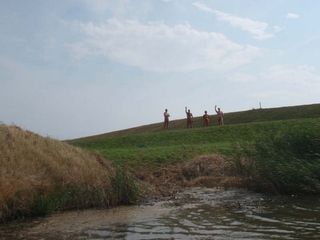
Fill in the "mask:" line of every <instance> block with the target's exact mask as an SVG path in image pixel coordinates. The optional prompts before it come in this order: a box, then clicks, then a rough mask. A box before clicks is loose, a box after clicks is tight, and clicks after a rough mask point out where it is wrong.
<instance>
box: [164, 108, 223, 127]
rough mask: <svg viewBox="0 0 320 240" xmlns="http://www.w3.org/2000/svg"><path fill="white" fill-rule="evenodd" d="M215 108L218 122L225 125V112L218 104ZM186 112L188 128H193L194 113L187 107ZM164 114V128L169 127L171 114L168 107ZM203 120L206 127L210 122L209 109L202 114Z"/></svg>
mask: <svg viewBox="0 0 320 240" xmlns="http://www.w3.org/2000/svg"><path fill="white" fill-rule="evenodd" d="M214 110H215V112H216V114H217V122H218V125H219V126H220V125H223V112H222V111H221V109H220V108H219V107H218V108H217V105H215V106H214ZM185 113H186V115H187V128H193V115H192V113H191V111H190V109H188V108H187V107H185ZM163 116H164V124H163V127H164V128H169V117H170V114H169V112H168V109H165V111H164V113H163ZM202 121H203V126H204V127H208V126H209V124H210V116H209V114H208V112H207V111H204V115H203V116H202Z"/></svg>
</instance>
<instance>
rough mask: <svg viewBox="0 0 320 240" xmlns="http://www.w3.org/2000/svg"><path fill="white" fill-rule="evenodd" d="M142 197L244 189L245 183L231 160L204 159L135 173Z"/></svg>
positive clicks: (211, 157)
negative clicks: (192, 190) (197, 189)
mask: <svg viewBox="0 0 320 240" xmlns="http://www.w3.org/2000/svg"><path fill="white" fill-rule="evenodd" d="M135 176H136V177H137V178H138V179H139V180H140V184H141V190H142V193H141V194H142V195H144V196H153V197H163V196H169V195H173V194H175V193H176V192H178V191H180V190H182V189H183V188H185V187H223V188H230V187H244V186H246V180H245V179H244V178H242V177H240V176H238V175H237V174H236V172H235V169H234V167H233V164H232V162H231V160H229V159H227V158H225V157H224V156H221V155H204V156H200V157H197V158H195V159H193V160H191V161H188V162H185V163H178V164H174V165H169V166H166V167H161V168H159V169H157V170H150V169H143V168H140V169H138V170H137V171H135Z"/></svg>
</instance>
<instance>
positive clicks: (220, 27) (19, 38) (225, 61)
mask: <svg viewBox="0 0 320 240" xmlns="http://www.w3.org/2000/svg"><path fill="white" fill-rule="evenodd" d="M319 9H320V2H318V1H313V0H304V1H302V0H270V1H262V0H229V1H225V0H208V1H189V0H184V1H181V0H179V1H178V0H135V1H134V0H117V1H116V0H114V1H111V0H65V1H54V0H47V1H43V0H30V1H18V0H2V1H0V121H2V122H4V123H7V124H11V123H14V124H17V125H19V126H22V127H24V128H27V129H30V130H32V131H35V132H37V133H40V134H42V135H49V136H52V137H55V138H59V139H65V138H74V137H80V136H86V135H92V134H96V133H103V132H109V131H113V130H118V129H123V128H128V127H134V126H138V125H142V124H148V123H153V122H159V121H162V113H163V111H164V109H165V108H168V110H169V113H170V114H171V118H172V119H176V118H183V117H184V107H185V106H188V107H190V109H191V111H192V112H193V113H194V115H201V114H203V111H204V110H208V112H209V113H213V108H214V105H215V104H217V105H219V106H221V108H222V109H223V110H224V111H225V112H229V111H239V110H246V109H252V108H256V107H258V104H259V102H262V106H263V107H276V106H284V105H298V104H308V103H317V102H319V98H320V94H319V93H320V90H319V89H320V63H319V61H317V60H318V59H319V57H320V48H319V42H320V28H318V26H317V23H318V22H320V15H319V14H318V10H319Z"/></svg>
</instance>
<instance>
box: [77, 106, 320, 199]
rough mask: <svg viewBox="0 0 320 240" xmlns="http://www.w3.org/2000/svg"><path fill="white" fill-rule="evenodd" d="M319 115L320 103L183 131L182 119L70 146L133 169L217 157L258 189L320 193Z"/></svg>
mask: <svg viewBox="0 0 320 240" xmlns="http://www.w3.org/2000/svg"><path fill="white" fill-rule="evenodd" d="M319 116H320V105H319V104H318V105H308V106H298V107H286V108H277V109H262V110H252V111H248V112H241V113H230V114H229V115H226V116H225V118H226V119H225V122H226V123H228V124H226V125H225V126H222V127H218V126H212V127H209V128H194V129H182V125H181V124H182V120H179V121H176V122H175V123H174V124H176V125H174V124H172V125H171V130H169V131H165V130H160V128H161V123H159V124H158V125H157V124H154V125H148V126H143V127H140V128H135V129H129V130H124V131H121V132H115V133H110V134H105V135H99V136H93V137H88V138H82V139H76V140H73V141H71V142H72V144H75V145H77V146H79V147H82V148H86V149H89V150H93V151H95V152H97V153H99V154H102V155H103V156H104V157H106V158H107V159H110V160H112V161H113V162H114V163H115V164H116V165H119V166H125V167H127V168H130V169H131V170H133V171H135V169H140V168H141V167H145V168H147V169H157V168H158V167H164V166H166V165H170V164H175V163H179V162H185V161H188V160H191V159H193V158H195V157H197V156H200V155H204V154H216V153H218V154H222V155H225V156H227V157H228V158H232V159H234V161H233V163H234V166H235V167H236V169H237V170H238V174H239V175H241V176H244V177H247V178H249V179H251V180H252V179H253V180H254V181H251V182H254V183H255V184H254V185H252V184H251V187H253V188H255V189H256V190H261V191H273V192H279V193H302V192H303V193H319V192H320V187H319V186H320V179H319V172H320V168H319V166H320V157H319V156H320V144H319V139H320V118H319ZM228 118H229V119H228ZM295 118H297V119H295ZM281 119H282V120H281ZM262 120H265V121H262ZM250 121H251V122H250ZM183 123H184V122H183ZM198 125H200V124H199V123H198ZM151 126H153V127H152V128H151Z"/></svg>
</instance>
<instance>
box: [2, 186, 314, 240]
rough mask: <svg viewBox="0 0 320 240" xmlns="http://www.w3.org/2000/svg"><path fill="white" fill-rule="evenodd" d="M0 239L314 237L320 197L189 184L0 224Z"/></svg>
mask: <svg viewBox="0 0 320 240" xmlns="http://www.w3.org/2000/svg"><path fill="white" fill-rule="evenodd" d="M0 239H1V240H2V239H10V240H14V239H308V240H309V239H320V199H319V198H296V197H285V198H284V197H266V196H264V195H260V194H255V193H249V192H247V191H244V190H227V191H224V190H219V189H204V188H193V189H189V190H187V191H185V192H183V193H180V194H178V195H177V196H176V197H175V198H174V199H171V200H168V201H163V202H157V203H153V204H144V205H142V206H133V207H120V208H115V209H110V210H88V211H79V212H67V213H61V214H55V215H52V216H50V217H47V218H43V219H36V220H33V221H31V222H28V223H21V224H19V225H17V224H9V225H6V226H1V227H0Z"/></svg>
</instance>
